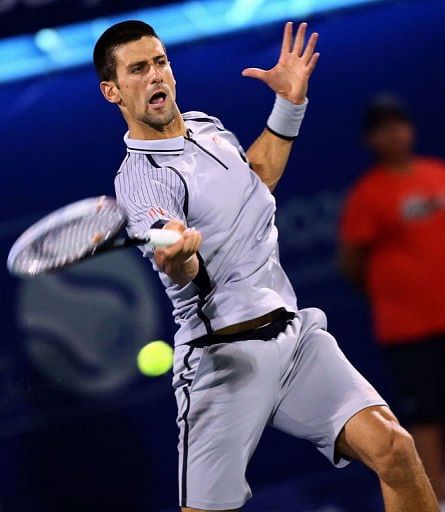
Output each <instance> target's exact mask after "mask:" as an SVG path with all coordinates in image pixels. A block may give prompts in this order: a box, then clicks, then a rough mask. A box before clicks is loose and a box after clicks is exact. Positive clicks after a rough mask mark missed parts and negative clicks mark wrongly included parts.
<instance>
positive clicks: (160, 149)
mask: <svg viewBox="0 0 445 512" xmlns="http://www.w3.org/2000/svg"><path fill="white" fill-rule="evenodd" d="M124 142H125V144H126V146H127V151H128V152H129V153H143V154H149V155H180V154H182V153H183V152H184V137H183V136H182V135H181V136H179V137H173V138H172V139H160V140H139V139H130V137H129V135H128V132H127V133H126V134H125V135H124Z"/></svg>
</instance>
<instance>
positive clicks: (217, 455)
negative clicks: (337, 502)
mask: <svg viewBox="0 0 445 512" xmlns="http://www.w3.org/2000/svg"><path fill="white" fill-rule="evenodd" d="M173 386H174V388H175V395H176V400H177V404H178V419H177V421H178V426H179V430H180V433H179V445H178V449H179V496H180V506H182V507H191V508H198V509H204V510H226V509H236V508H239V507H241V506H242V505H243V504H244V503H245V502H246V501H247V500H248V499H249V498H250V497H251V495H252V494H251V491H250V488H249V485H248V483H247V481H246V477H245V472H246V467H247V464H248V462H249V460H250V458H251V457H252V455H253V452H254V450H255V448H256V446H257V444H258V441H259V439H260V437H261V434H262V432H263V430H264V428H265V426H266V425H271V426H272V427H275V428H277V429H279V430H282V431H284V432H287V433H289V434H291V435H293V436H295V437H298V438H301V439H307V440H309V441H312V443H314V445H315V446H316V448H317V449H318V450H319V451H320V452H321V453H323V454H324V455H325V456H326V457H327V458H328V459H329V460H330V461H331V462H332V463H333V464H334V465H335V466H336V467H343V466H346V465H347V464H348V462H349V461H348V460H347V459H342V458H340V457H339V458H337V457H336V456H335V454H334V451H335V441H336V439H337V436H338V435H339V433H340V432H341V430H342V428H343V426H344V425H345V423H346V422H347V421H348V419H350V418H351V417H352V416H353V415H354V414H356V413H357V412H358V411H360V410H362V409H364V408H365V407H369V406H372V405H386V402H385V401H384V400H383V399H382V398H381V396H380V395H379V394H378V393H377V391H376V390H375V389H374V388H373V387H372V386H371V385H370V384H369V383H368V382H367V381H366V379H364V378H363V377H362V376H361V375H360V373H359V372H358V371H357V370H356V369H355V368H354V367H353V366H352V365H351V364H350V363H349V361H348V360H347V359H346V357H345V356H344V354H343V352H342V351H341V350H340V349H339V347H338V345H337V342H336V341H335V339H334V338H333V336H331V335H330V334H329V333H328V332H326V316H325V314H324V313H323V312H322V311H321V310H319V309H316V308H309V309H303V310H300V311H299V312H298V313H297V315H296V317H295V319H294V320H292V321H290V322H289V324H288V326H287V327H286V329H285V330H284V331H283V332H282V333H281V334H279V335H278V336H277V338H274V339H272V340H268V341H260V340H254V339H253V340H248V341H235V342H231V343H219V344H216V345H211V346H208V347H204V348H192V347H190V346H188V345H183V346H179V347H177V348H176V349H175V364H174V378H173Z"/></svg>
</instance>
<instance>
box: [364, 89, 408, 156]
mask: <svg viewBox="0 0 445 512" xmlns="http://www.w3.org/2000/svg"><path fill="white" fill-rule="evenodd" d="M363 132H364V137H365V143H366V145H367V147H368V148H369V149H370V150H371V151H372V152H373V153H374V154H375V155H376V156H377V158H378V159H379V160H380V161H384V162H398V161H403V160H405V159H407V158H408V157H409V156H410V155H411V152H412V149H413V144H414V126H413V123H412V121H411V118H410V117H409V115H408V113H407V111H406V109H405V108H404V106H403V105H402V104H401V103H400V102H399V101H398V100H397V99H396V98H395V97H394V96H391V95H387V94H385V95H382V96H378V97H377V98H375V99H374V100H373V101H372V102H371V103H370V104H369V105H368V107H367V108H366V111H365V116H364V122H363Z"/></svg>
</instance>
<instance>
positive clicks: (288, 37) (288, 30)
mask: <svg viewBox="0 0 445 512" xmlns="http://www.w3.org/2000/svg"><path fill="white" fill-rule="evenodd" d="M300 26H301V25H300ZM292 27H293V23H292V21H288V22H287V23H286V25H284V34H283V42H282V43H281V55H284V54H285V53H289V52H290V51H292V50H291V48H292ZM303 39H304V37H303Z"/></svg>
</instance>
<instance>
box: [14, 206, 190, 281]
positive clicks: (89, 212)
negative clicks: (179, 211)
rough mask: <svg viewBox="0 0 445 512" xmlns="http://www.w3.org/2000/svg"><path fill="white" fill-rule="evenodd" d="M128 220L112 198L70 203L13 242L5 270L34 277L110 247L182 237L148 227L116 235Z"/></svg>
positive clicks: (170, 241) (162, 244)
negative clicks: (131, 234)
mask: <svg viewBox="0 0 445 512" xmlns="http://www.w3.org/2000/svg"><path fill="white" fill-rule="evenodd" d="M127 223H128V219H127V216H126V215H125V212H124V211H123V210H122V208H121V207H120V206H119V205H118V204H117V203H116V200H115V199H113V198H111V197H107V196H100V197H93V198H89V199H83V200H82V201H77V202H75V203H71V204H69V205H67V206H64V207H63V208H60V209H59V210H56V211H54V212H52V213H50V214H49V215H47V216H46V217H44V218H43V219H41V220H39V221H38V222H36V223H35V224H33V225H32V226H31V227H30V228H28V229H27V230H26V231H25V232H24V233H23V234H22V235H21V236H20V237H19V238H18V239H17V240H16V241H15V243H14V245H13V246H12V247H11V250H10V252H9V255H8V261H7V267H8V270H9V271H10V272H11V273H12V274H14V275H17V276H21V277H33V276H37V275H39V274H43V273H45V272H49V271H51V270H56V269H60V268H63V267H67V266H69V265H72V264H74V263H77V262H79V261H81V260H84V259H86V258H89V257H91V256H96V255H98V254H102V253H104V252H107V251H110V250H113V249H121V248H123V247H130V246H132V245H145V244H148V245H150V246H151V247H153V248H158V247H165V246H168V245H172V244H174V243H176V242H177V241H178V240H179V239H180V238H181V235H180V233H178V232H177V231H174V230H171V229H149V230H148V231H147V232H144V233H141V234H136V235H134V236H133V237H132V238H127V237H121V238H119V236H120V234H121V232H122V230H123V228H125V227H126V225H127Z"/></svg>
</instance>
